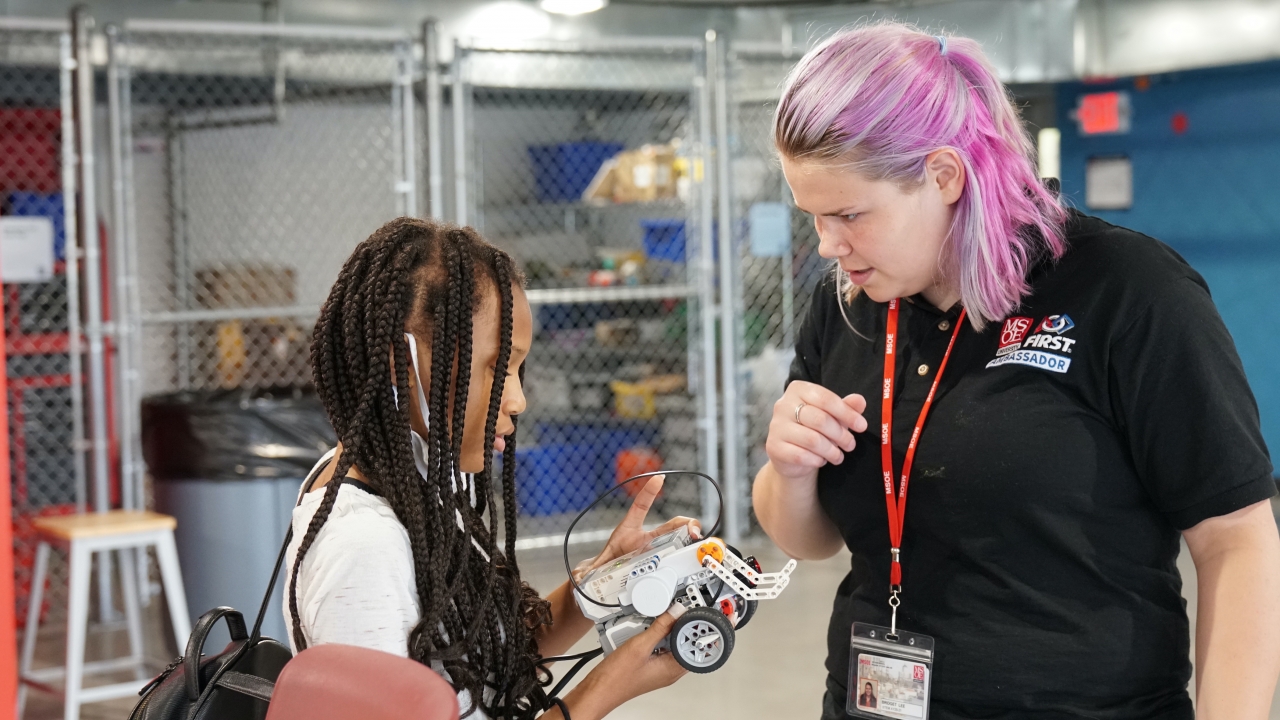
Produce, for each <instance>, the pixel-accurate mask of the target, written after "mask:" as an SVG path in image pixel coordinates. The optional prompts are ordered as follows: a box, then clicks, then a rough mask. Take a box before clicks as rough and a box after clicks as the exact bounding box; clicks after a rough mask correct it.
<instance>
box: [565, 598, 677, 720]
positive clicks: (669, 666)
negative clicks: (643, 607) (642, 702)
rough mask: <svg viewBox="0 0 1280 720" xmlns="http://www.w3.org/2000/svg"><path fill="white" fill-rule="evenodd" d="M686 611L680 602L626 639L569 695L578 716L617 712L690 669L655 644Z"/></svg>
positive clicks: (586, 719)
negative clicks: (645, 627) (639, 631)
mask: <svg viewBox="0 0 1280 720" xmlns="http://www.w3.org/2000/svg"><path fill="white" fill-rule="evenodd" d="M684 613H685V607H684V606H683V605H681V604H680V603H672V605H671V609H670V610H668V611H667V612H664V613H662V614H661V615H659V616H658V617H656V618H654V620H653V624H652V625H650V626H649V627H648V629H646V630H645V631H644V632H642V633H640V634H639V635H637V636H635V637H633V638H631V639H630V640H628V641H626V642H625V643H623V644H622V646H621V647H619V648H618V649H617V650H614V651H613V652H612V653H610V654H609V657H607V658H605V659H604V661H603V662H601V663H600V664H599V665H597V666H596V668H595V669H594V670H592V671H591V673H590V674H588V675H587V676H586V677H585V678H583V679H582V682H581V683H580V684H579V685H578V686H577V687H575V688H574V689H573V690H572V691H570V692H569V694H568V695H566V696H565V699H564V700H565V704H566V705H567V706H568V707H569V710H570V712H571V713H572V714H573V718H574V720H594V719H595V718H603V717H604V716H605V715H608V714H609V713H611V712H613V710H614V709H616V708H617V707H618V706H619V705H621V704H623V703H625V702H626V701H628V700H631V699H632V698H636V697H639V696H641V695H644V694H645V693H647V692H652V691H654V690H657V689H659V688H664V687H666V686H668V685H670V684H672V683H674V682H675V681H676V680H679V679H680V678H681V677H683V676H684V675H685V673H687V672H688V670H685V669H684V668H683V667H681V666H680V664H679V663H677V662H676V660H675V658H674V657H672V655H671V653H670V651H667V650H660V651H658V652H654V648H655V647H656V646H657V645H658V643H660V642H662V639H663V638H665V637H666V636H667V634H668V633H670V632H671V626H672V625H674V624H675V622H676V620H677V619H678V618H679V617H680V616H681V615H683V614H684Z"/></svg>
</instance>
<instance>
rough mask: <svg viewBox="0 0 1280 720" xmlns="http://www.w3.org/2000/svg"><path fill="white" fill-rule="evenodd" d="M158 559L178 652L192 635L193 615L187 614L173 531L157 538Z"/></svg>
mask: <svg viewBox="0 0 1280 720" xmlns="http://www.w3.org/2000/svg"><path fill="white" fill-rule="evenodd" d="M156 559H157V560H159V562H160V582H162V583H163V584H164V596H165V598H166V599H167V600H168V601H169V619H170V620H171V621H172V622H173V634H174V636H175V637H176V639H177V641H178V652H182V651H183V649H185V648H186V646H187V638H189V637H190V636H191V616H190V615H189V614H187V592H186V589H185V588H184V587H183V586H182V568H181V567H180V566H179V565H178V547H177V545H175V544H174V542H173V532H172V531H165V532H163V533H161V534H160V535H159V537H157V538H156Z"/></svg>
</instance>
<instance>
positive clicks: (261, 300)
mask: <svg viewBox="0 0 1280 720" xmlns="http://www.w3.org/2000/svg"><path fill="white" fill-rule="evenodd" d="M294 275H295V271H294V269H293V268H291V267H285V266H283V265H266V264H262V263H245V264H242V265H221V266H219V267H213V268H201V269H199V270H196V286H195V299H196V304H198V305H199V306H200V307H202V308H205V309H207V310H223V309H226V308H252V307H287V306H290V305H293V304H294V302H295V298H296V297H297V292H296V289H295V288H296V282H295V279H294Z"/></svg>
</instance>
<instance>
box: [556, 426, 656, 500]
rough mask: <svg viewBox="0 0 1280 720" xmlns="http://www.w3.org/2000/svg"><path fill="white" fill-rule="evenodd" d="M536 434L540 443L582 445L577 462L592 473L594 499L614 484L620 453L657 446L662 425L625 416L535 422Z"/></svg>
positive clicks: (578, 446)
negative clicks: (584, 420)
mask: <svg viewBox="0 0 1280 720" xmlns="http://www.w3.org/2000/svg"><path fill="white" fill-rule="evenodd" d="M534 435H535V436H536V437H537V438H538V442H539V444H541V445H557V444H559V445H565V446H573V447H577V448H579V450H580V451H581V453H582V454H581V455H580V456H579V457H578V462H579V463H580V464H581V467H583V468H586V469H587V472H589V473H590V475H591V483H592V484H591V487H592V488H593V493H595V494H594V495H593V496H592V498H591V499H592V500H594V499H595V495H598V494H599V493H602V492H605V491H606V490H608V489H609V488H611V487H613V480H614V478H613V474H614V468H613V461H614V458H616V457H617V455H618V453H619V452H620V451H622V450H626V449H627V448H632V447H636V446H637V445H646V446H650V447H656V446H657V445H658V435H659V427H658V424H657V423H655V422H652V421H646V420H629V419H622V418H618V419H610V420H607V421H601V422H576V423H563V422H547V421H543V422H539V423H536V424H535V425H534ZM579 472H580V471H579ZM584 507H585V506H584Z"/></svg>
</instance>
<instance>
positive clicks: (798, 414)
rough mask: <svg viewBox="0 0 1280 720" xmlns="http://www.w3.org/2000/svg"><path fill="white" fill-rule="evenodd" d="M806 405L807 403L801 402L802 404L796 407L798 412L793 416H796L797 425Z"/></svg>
mask: <svg viewBox="0 0 1280 720" xmlns="http://www.w3.org/2000/svg"><path fill="white" fill-rule="evenodd" d="M805 404H806V403H805V402H804V401H803V400H801V401H800V404H799V405H796V411H795V412H794V413H792V414H793V415H795V417H796V422H797V423H799V422H800V411H801V410H803V409H804V406H805Z"/></svg>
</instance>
